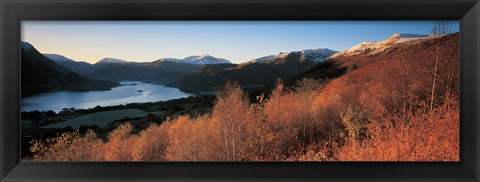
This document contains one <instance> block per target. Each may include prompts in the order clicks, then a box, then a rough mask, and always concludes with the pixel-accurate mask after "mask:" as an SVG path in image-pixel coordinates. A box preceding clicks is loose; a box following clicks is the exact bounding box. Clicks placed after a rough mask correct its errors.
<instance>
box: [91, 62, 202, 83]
mask: <svg viewBox="0 0 480 182" xmlns="http://www.w3.org/2000/svg"><path fill="white" fill-rule="evenodd" d="M200 66H201V65H196V64H189V63H177V62H169V61H154V62H150V63H137V62H120V63H108V64H107V63H105V62H103V63H97V64H94V65H93V67H92V68H91V69H90V72H88V73H85V75H86V76H88V77H90V78H97V79H104V80H112V81H122V80H135V81H145V82H153V83H159V84H166V83H168V82H171V81H175V80H178V79H179V78H181V77H182V76H185V75H187V74H190V73H193V72H194V71H195V70H196V69H198V68H200Z"/></svg>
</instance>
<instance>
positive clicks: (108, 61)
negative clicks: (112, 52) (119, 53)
mask: <svg viewBox="0 0 480 182" xmlns="http://www.w3.org/2000/svg"><path fill="white" fill-rule="evenodd" d="M126 62H127V61H125V60H121V59H117V58H103V59H102V60H100V61H98V62H97V63H95V64H100V63H126Z"/></svg>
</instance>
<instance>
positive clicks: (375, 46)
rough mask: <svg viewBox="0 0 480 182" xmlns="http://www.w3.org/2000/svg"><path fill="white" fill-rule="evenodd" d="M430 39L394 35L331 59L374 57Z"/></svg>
mask: <svg viewBox="0 0 480 182" xmlns="http://www.w3.org/2000/svg"><path fill="white" fill-rule="evenodd" d="M429 38H432V36H430V35H421V34H404V33H395V34H393V35H391V36H390V37H388V38H387V39H385V40H383V41H378V42H369V41H365V42H362V43H360V44H358V45H355V46H353V47H351V48H349V49H347V50H344V51H342V52H339V53H337V54H334V55H333V56H332V58H336V57H339V56H352V55H360V54H369V55H374V54H377V53H380V52H382V51H384V50H386V49H388V48H390V47H392V46H395V45H398V44H414V43H417V42H420V41H422V40H425V39H429Z"/></svg>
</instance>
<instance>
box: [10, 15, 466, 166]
mask: <svg viewBox="0 0 480 182" xmlns="http://www.w3.org/2000/svg"><path fill="white" fill-rule="evenodd" d="M21 29H22V32H21V42H19V44H18V45H19V49H20V50H21V60H19V61H20V62H21V75H20V76H21V108H20V110H21V121H20V122H21V123H20V126H21V160H22V161H32V162H49V161H69V162H84V161H99V162H103V161H112V162H123V161H138V162H186V161H194V162H224V161H230V162H285V161H292V162H343V161H357V162H367V161H394V162H396V161H411V162H459V161H460V128H459V126H460V56H459V53H460V46H459V43H460V42H459V36H460V35H459V22H458V21H443V20H436V21H22V23H21Z"/></svg>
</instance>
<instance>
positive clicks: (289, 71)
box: [169, 49, 336, 92]
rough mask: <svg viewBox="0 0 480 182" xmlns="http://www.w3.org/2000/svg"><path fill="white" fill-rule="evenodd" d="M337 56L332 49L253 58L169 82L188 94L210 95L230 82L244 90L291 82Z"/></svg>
mask: <svg viewBox="0 0 480 182" xmlns="http://www.w3.org/2000/svg"><path fill="white" fill-rule="evenodd" d="M334 53H336V51H333V50H329V49H316V50H303V51H294V52H289V53H280V54H278V55H277V56H267V57H262V58H258V59H254V60H252V61H249V62H247V63H242V64H239V65H231V64H218V65H205V66H203V67H202V68H200V69H198V70H197V71H196V72H195V73H192V74H190V75H187V76H185V77H183V78H181V79H180V80H178V81H176V82H173V83H170V84H169V86H172V87H177V88H180V89H181V90H183V91H186V92H211V91H213V90H215V88H216V87H218V86H222V85H225V83H227V82H238V83H239V84H240V85H241V86H242V87H243V88H244V89H247V88H256V87H262V86H265V85H271V84H274V83H275V81H276V80H277V79H284V80H285V79H290V78H292V77H293V76H295V75H297V74H300V73H302V72H305V71H306V70H308V69H310V68H312V67H313V66H314V65H315V64H317V63H318V62H322V61H324V60H325V59H326V58H328V57H330V56H331V55H333V54H334Z"/></svg>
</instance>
